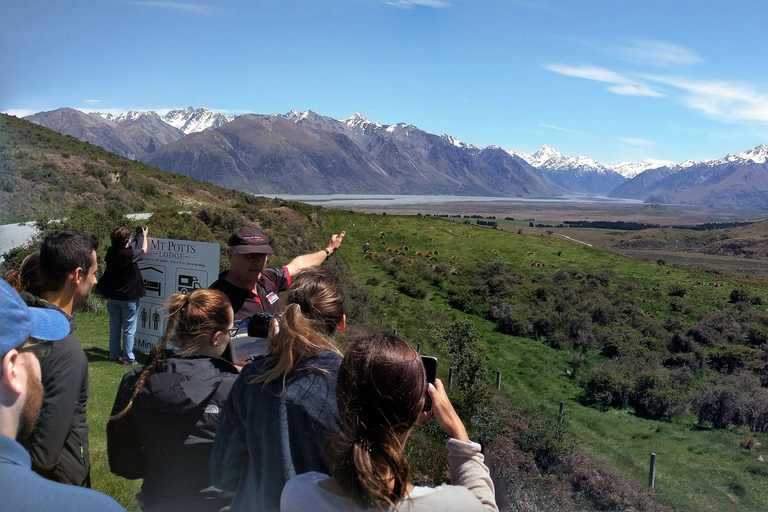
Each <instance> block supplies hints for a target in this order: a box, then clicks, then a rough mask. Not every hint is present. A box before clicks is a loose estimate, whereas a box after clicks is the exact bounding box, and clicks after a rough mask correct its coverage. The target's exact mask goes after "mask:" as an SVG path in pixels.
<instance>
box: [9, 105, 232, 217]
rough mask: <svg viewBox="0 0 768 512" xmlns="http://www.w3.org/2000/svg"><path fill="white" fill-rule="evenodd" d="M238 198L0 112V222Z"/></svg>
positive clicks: (226, 201)
mask: <svg viewBox="0 0 768 512" xmlns="http://www.w3.org/2000/svg"><path fill="white" fill-rule="evenodd" d="M244 196H245V194H241V193H238V192H233V191H232V190H228V189H225V188H222V187H219V186H216V185H211V184H210V183H203V182H201V181H198V180H195V179H193V178H189V177H186V176H182V175H180V174H174V173H171V172H167V171H163V170H161V169H158V168H156V167H151V166H148V165H144V164H142V163H140V162H135V161H133V160H129V159H127V158H123V157H120V156H117V155H115V154H112V153H110V152H108V151H106V150H104V149H101V148H99V147H96V146H93V145H91V144H88V143H86V142H82V141H80V140H78V139H76V138H74V137H70V136H67V135H61V134H59V133H56V132H54V131H53V130H50V129H48V128H45V127H44V126H40V125H37V124H34V123H31V122H29V121H25V120H23V119H18V118H16V117H13V116H9V115H7V114H0V221H3V222H11V221H19V220H28V219H31V218H34V217H38V216H40V215H47V216H49V217H51V218H57V217H58V216H60V215H61V214H62V213H63V212H67V211H69V210H70V208H72V207H73V206H74V205H75V204H77V203H82V202H87V203H91V204H94V205H97V206H100V207H104V206H107V205H112V206H115V207H117V208H118V209H120V210H125V211H128V212H141V211H154V210H156V209H158V208H162V207H167V206H172V207H174V208H179V207H181V208H194V207H199V206H202V205H220V206H231V205H234V204H235V202H236V201H238V200H242V198H243V197H244Z"/></svg>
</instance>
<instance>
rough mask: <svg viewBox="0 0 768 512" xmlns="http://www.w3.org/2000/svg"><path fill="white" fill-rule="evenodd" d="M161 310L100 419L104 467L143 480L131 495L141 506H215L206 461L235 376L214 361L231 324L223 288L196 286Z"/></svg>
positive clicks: (218, 504) (203, 511)
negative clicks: (149, 347) (163, 319)
mask: <svg viewBox="0 0 768 512" xmlns="http://www.w3.org/2000/svg"><path fill="white" fill-rule="evenodd" d="M165 310H166V312H167V314H168V325H167V327H166V329H165V333H164V334H163V336H162V338H160V340H158V342H157V345H156V346H155V349H154V350H153V356H151V357H152V361H151V362H150V363H148V364H147V366H145V367H144V368H143V369H138V368H137V369H135V370H133V371H131V372H128V373H127V374H125V376H123V380H122V382H121V383H120V388H119V390H118V393H117V397H116V398H115V405H114V407H113V408H112V417H111V418H110V419H109V422H108V423H107V453H108V455H109V467H110V469H111V471H112V472H113V473H115V474H116V475H119V476H122V477H125V478H129V479H136V478H143V479H144V482H143V483H142V486H141V491H142V492H141V493H140V496H139V495H137V498H139V499H140V502H141V501H142V500H143V502H144V504H143V507H142V508H144V509H145V510H147V511H149V512H157V511H169V512H171V511H172V512H177V511H179V510H182V511H184V512H198V511H199V512H213V511H218V510H219V509H221V508H222V507H224V506H227V505H228V504H229V498H226V499H221V497H220V495H219V493H218V492H217V490H215V489H213V488H211V478H210V474H209V473H208V462H209V459H210V456H211V450H212V448H213V436H214V433H215V432H216V424H217V422H218V418H219V411H220V410H221V409H222V408H223V407H224V402H225V401H226V399H227V395H228V394H229V390H230V389H231V387H232V384H233V383H234V382H235V379H236V378H237V368H235V367H234V366H233V365H232V364H231V363H229V362H227V361H225V360H223V359H221V354H222V352H224V349H225V348H226V347H227V345H228V344H229V341H230V339H231V336H232V334H233V330H234V329H233V327H232V316H233V315H232V307H231V306H230V304H229V300H228V299H227V297H226V296H225V295H224V294H223V293H221V292H219V291H216V290H207V289H199V290H195V291H193V292H192V293H190V294H189V295H181V294H178V293H175V294H173V295H171V296H170V297H169V298H168V300H167V301H166V304H165ZM169 346H172V347H173V349H168V348H167V347H169Z"/></svg>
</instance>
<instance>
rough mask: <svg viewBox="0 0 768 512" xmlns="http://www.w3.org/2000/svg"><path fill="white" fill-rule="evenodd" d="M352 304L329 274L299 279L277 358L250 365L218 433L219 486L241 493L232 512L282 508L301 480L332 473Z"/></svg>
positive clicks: (273, 342) (306, 273) (276, 344)
mask: <svg viewBox="0 0 768 512" xmlns="http://www.w3.org/2000/svg"><path fill="white" fill-rule="evenodd" d="M345 323H346V319H345V316H344V301H343V296H342V292H341V286H340V284H339V281H338V279H337V278H336V276H334V275H333V274H332V273H331V272H329V271H328V270H325V269H322V268H310V269H306V270H303V271H302V272H300V273H299V274H297V275H296V276H295V277H294V279H293V283H292V285H291V288H290V289H289V291H288V297H287V306H286V308H285V311H284V312H283V315H282V318H281V320H280V325H279V331H278V332H277V334H273V335H272V336H271V337H270V341H269V350H270V353H269V354H268V355H266V356H258V357H255V358H254V361H253V362H252V363H251V364H249V365H247V366H245V368H244V369H243V371H242V373H241V374H240V376H239V377H238V379H237V382H235V385H234V386H233V387H232V392H231V393H230V395H229V398H228V399H227V403H226V406H225V408H224V411H223V413H222V417H221V421H220V422H219V426H218V428H217V430H216V439H215V442H214V448H213V454H212V456H211V480H212V482H213V485H215V486H217V487H219V488H221V489H225V490H229V491H234V493H235V496H234V498H233V499H232V506H231V508H230V510H231V511H232V512H238V511H246V510H248V511H250V510H258V511H260V512H265V511H267V512H268V511H276V510H279V508H280V492H281V491H282V489H283V486H284V485H285V482H287V481H288V479H289V478H291V477H293V476H294V475H297V474H300V473H304V472H307V471H327V465H326V463H325V460H324V458H323V453H322V444H323V443H324V441H325V438H326V435H327V434H328V433H329V432H332V431H335V430H336V428H337V425H338V419H337V412H336V374H337V372H338V368H339V363H340V361H341V354H340V352H339V349H338V347H337V346H336V342H335V341H334V335H335V334H336V332H337V331H341V330H342V329H344V327H345Z"/></svg>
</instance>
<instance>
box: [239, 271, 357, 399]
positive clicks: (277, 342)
mask: <svg viewBox="0 0 768 512" xmlns="http://www.w3.org/2000/svg"><path fill="white" fill-rule="evenodd" d="M287 302H288V305H287V306H286V308H285V311H284V312H283V316H282V318H281V320H280V332H278V333H277V335H275V336H272V337H271V338H270V340H269V351H270V354H272V355H273V356H275V357H276V358H277V362H276V363H275V366H274V367H272V368H271V369H270V370H269V371H267V372H266V373H264V374H262V375H259V376H257V377H254V378H253V379H251V380H249V381H248V384H254V383H259V382H271V381H273V380H275V379H278V378H282V379H283V384H285V379H286V378H287V377H288V374H289V373H290V372H291V371H292V370H293V369H294V368H295V367H296V366H297V365H298V364H299V363H300V362H301V361H303V360H305V359H307V358H309V357H312V356H314V355H317V354H319V353H321V352H325V351H331V352H335V353H336V354H338V356H339V357H341V352H340V351H339V348H338V347H337V346H336V342H335V341H334V339H333V336H334V334H336V329H337V327H338V325H339V323H341V320H342V318H343V317H344V296H343V295H342V292H341V284H340V283H339V280H338V278H337V277H336V276H335V275H334V274H333V273H332V272H330V271H328V270H326V269H323V268H309V269H306V270H303V271H301V272H300V273H298V274H296V276H295V277H294V279H293V283H292V284H291V288H290V290H289V291H288V300H287Z"/></svg>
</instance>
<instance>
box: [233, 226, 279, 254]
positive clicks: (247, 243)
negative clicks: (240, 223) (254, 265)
mask: <svg viewBox="0 0 768 512" xmlns="http://www.w3.org/2000/svg"><path fill="white" fill-rule="evenodd" d="M227 245H228V246H229V248H230V249H232V250H233V251H235V252H236V253H238V254H251V253H261V254H275V253H274V251H273V250H272V248H271V247H270V246H269V237H268V236H267V235H266V234H265V233H264V232H263V231H262V230H260V229H259V228H255V227H253V226H245V227H242V228H238V229H236V230H235V231H234V232H233V233H232V235H231V236H230V237H229V242H227Z"/></svg>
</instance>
